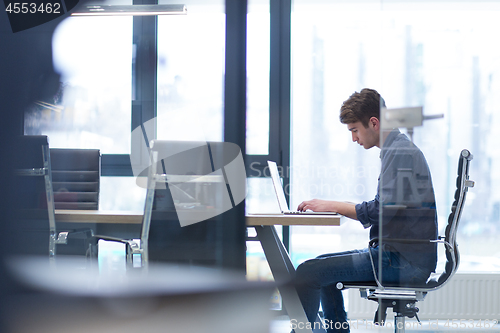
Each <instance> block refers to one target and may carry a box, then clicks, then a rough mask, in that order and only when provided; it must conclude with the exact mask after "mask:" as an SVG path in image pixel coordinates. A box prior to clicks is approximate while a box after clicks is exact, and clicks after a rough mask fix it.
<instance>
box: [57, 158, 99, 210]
mask: <svg viewBox="0 0 500 333" xmlns="http://www.w3.org/2000/svg"><path fill="white" fill-rule="evenodd" d="M50 160H51V169H52V186H53V189H54V204H55V209H78V210H98V209H99V187H100V186H99V185H100V175H101V153H100V150H99V149H60V148H51V149H50Z"/></svg>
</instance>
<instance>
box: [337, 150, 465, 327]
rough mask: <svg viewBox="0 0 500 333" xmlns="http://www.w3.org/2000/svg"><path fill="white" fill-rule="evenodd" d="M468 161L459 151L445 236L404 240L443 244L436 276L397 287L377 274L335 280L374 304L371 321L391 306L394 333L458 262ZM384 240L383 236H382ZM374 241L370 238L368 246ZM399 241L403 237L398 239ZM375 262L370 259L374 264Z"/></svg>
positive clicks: (383, 316) (382, 319) (382, 316)
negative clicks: (357, 279)
mask: <svg viewBox="0 0 500 333" xmlns="http://www.w3.org/2000/svg"><path fill="white" fill-rule="evenodd" d="M471 160H472V154H471V153H470V152H469V151H468V150H466V149H464V150H462V151H461V153H460V158H459V161H458V175H457V181H456V186H457V189H456V191H455V195H454V201H453V204H452V206H451V212H450V215H449V217H448V224H447V226H446V229H445V235H444V236H439V237H438V239H435V240H428V241H426V240H409V241H408V242H413V243H415V242H422V243H423V242H426V243H428V242H431V243H440V244H443V245H444V247H445V251H446V263H445V268H444V271H443V272H442V273H441V274H440V275H439V276H437V277H436V276H431V277H430V278H429V279H428V280H427V282H426V283H425V285H423V286H416V287H399V286H384V285H382V284H381V282H380V281H379V279H378V277H377V274H376V273H374V275H375V282H376V283H373V282H360V283H348V284H344V283H342V282H339V283H337V288H338V289H339V290H343V289H348V288H358V289H359V290H360V294H361V297H363V298H366V299H368V300H372V301H375V302H377V303H378V309H377V312H376V313H375V319H374V322H375V323H380V324H383V323H384V322H385V319H386V315H387V314H386V311H387V308H392V309H393V312H394V313H395V318H394V330H395V332H396V333H400V332H404V331H405V317H409V318H413V317H416V318H417V320H419V319H418V315H417V313H418V311H419V309H418V308H417V307H416V306H415V304H416V303H417V302H418V301H422V300H424V298H425V296H426V295H427V293H428V292H429V291H433V290H437V289H439V288H442V287H443V286H444V285H445V284H446V283H447V282H448V281H449V280H450V279H451V278H452V276H453V275H454V274H455V272H456V271H457V269H458V265H459V263H460V254H459V251H458V244H457V239H456V235H457V230H458V225H459V222H460V218H461V215H462V210H463V207H464V204H465V197H466V194H467V191H468V189H469V187H474V181H471V180H469V164H470V161H471ZM386 240H387V239H386ZM376 241H377V240H376V239H375V240H370V244H369V246H371V245H372V244H373V243H374V242H376ZM398 241H401V242H402V241H403V240H398ZM376 264H377V263H374V262H373V258H372V266H373V267H375V265H376Z"/></svg>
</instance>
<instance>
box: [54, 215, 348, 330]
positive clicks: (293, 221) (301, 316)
mask: <svg viewBox="0 0 500 333" xmlns="http://www.w3.org/2000/svg"><path fill="white" fill-rule="evenodd" d="M142 217H143V214H142V212H126V211H78V210H56V221H57V222H62V221H64V222H75V223H121V224H141V223H142ZM342 222H343V219H341V215H324V216H319V215H283V214H249V215H247V216H246V224H247V226H249V227H254V228H255V230H256V231H257V237H258V239H259V241H260V243H261V245H262V249H263V250H264V254H265V256H266V260H267V261H268V263H269V267H270V268H271V272H272V273H273V277H274V280H275V281H276V283H277V284H278V285H279V286H281V287H280V288H279V289H280V294H281V297H282V300H283V305H284V307H285V309H286V311H287V313H288V315H289V316H290V318H293V319H295V320H297V323H307V322H308V321H307V317H306V315H305V312H304V309H303V307H302V304H301V302H300V299H299V296H298V295H297V291H296V290H295V288H293V286H290V285H289V284H288V282H289V281H290V280H291V279H292V278H293V276H294V275H295V267H294V266H293V264H292V260H291V259H290V255H289V254H288V251H287V250H286V249H285V246H284V245H283V242H282V241H281V239H280V238H279V235H278V233H277V232H276V228H275V227H274V226H275V225H285V226H287V225H288V226H290V225H323V226H340V225H341V223H342ZM318 320H320V319H319V317H318V318H317V319H316V321H318ZM295 332H296V333H311V332H312V331H311V330H309V329H306V328H303V329H296V330H295ZM314 332H324V330H315V331H314Z"/></svg>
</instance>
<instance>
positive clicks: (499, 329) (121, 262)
mask: <svg viewBox="0 0 500 333" xmlns="http://www.w3.org/2000/svg"><path fill="white" fill-rule="evenodd" d="M101 242H102V243H101ZM101 242H100V243H99V268H100V271H101V273H102V274H106V272H111V271H113V272H114V273H116V272H123V273H124V274H125V248H124V245H123V244H120V243H115V242H105V241H101ZM485 324H486V323H485V322H479V321H476V322H474V327H473V328H472V327H471V326H472V325H470V323H468V325H466V326H467V327H465V328H453V327H454V325H453V323H451V322H448V323H447V322H446V321H444V320H439V321H436V320H431V321H429V320H424V321H422V325H418V323H417V322H416V321H415V320H411V319H407V320H406V331H407V332H422V333H432V332H443V333H467V332H491V333H500V324H498V323H497V324H494V325H493V323H488V324H487V326H485ZM457 326H458V324H457ZM457 326H455V327H457ZM290 331H291V326H290V320H289V318H288V316H276V317H275V318H274V320H272V322H271V325H270V329H269V333H290ZM351 332H353V333H369V332H372V333H376V332H381V333H389V332H394V324H393V323H390V324H388V325H386V326H385V327H379V326H374V325H373V324H372V322H371V320H356V321H354V320H353V321H352V325H351Z"/></svg>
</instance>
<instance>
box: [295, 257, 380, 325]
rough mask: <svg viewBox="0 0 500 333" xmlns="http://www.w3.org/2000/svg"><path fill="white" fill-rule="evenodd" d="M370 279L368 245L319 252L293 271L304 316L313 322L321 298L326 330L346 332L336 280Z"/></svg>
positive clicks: (341, 298) (371, 275)
mask: <svg viewBox="0 0 500 333" xmlns="http://www.w3.org/2000/svg"><path fill="white" fill-rule="evenodd" d="M374 252H376V251H373V252H372V253H373V254H375V253H374ZM373 280H374V277H373V269H372V265H371V261H370V255H369V253H368V249H364V250H354V251H347V252H340V253H334V254H327V255H322V256H319V257H317V258H315V259H311V260H307V261H305V262H304V263H302V264H301V265H299V267H298V268H297V272H296V288H297V293H298V295H299V297H300V300H301V302H302V305H303V306H304V310H305V312H306V315H307V318H308V320H309V321H310V322H314V318H315V317H316V314H317V313H318V310H319V304H320V301H321V303H322V306H323V312H324V314H325V319H326V320H327V322H326V323H327V324H328V326H329V329H328V332H349V329H348V326H347V315H346V312H345V309H344V300H343V297H342V292H341V291H340V290H337V288H336V284H337V282H339V281H342V282H355V281H373ZM335 327H337V328H340V329H338V330H337V329H335Z"/></svg>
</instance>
